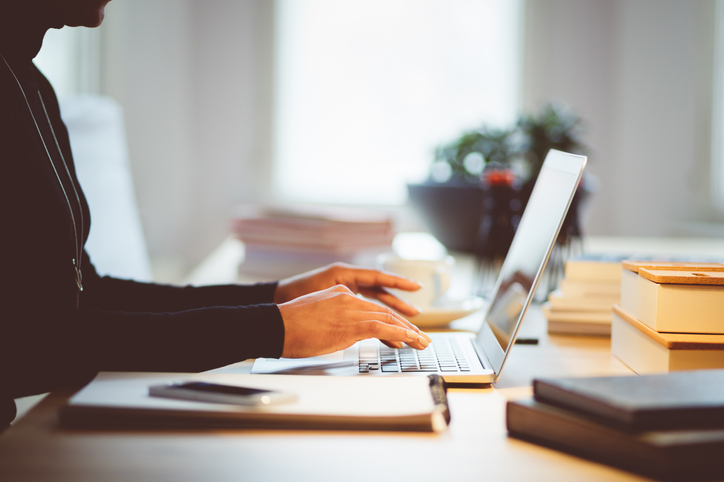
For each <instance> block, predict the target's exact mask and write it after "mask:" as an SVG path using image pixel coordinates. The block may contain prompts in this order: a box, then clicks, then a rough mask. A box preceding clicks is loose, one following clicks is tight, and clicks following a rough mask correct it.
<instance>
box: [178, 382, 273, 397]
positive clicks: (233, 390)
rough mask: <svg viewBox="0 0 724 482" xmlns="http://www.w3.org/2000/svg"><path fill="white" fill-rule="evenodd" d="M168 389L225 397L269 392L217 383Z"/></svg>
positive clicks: (198, 383)
mask: <svg viewBox="0 0 724 482" xmlns="http://www.w3.org/2000/svg"><path fill="white" fill-rule="evenodd" d="M170 388H179V389H183V390H194V391H197V392H206V393H224V394H226V395H256V394H259V393H269V392H270V390H260V389H258V388H248V387H235V386H231V385H219V384H217V383H205V382H188V383H179V384H176V385H171V387H170Z"/></svg>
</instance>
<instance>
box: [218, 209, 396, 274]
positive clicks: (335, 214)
mask: <svg viewBox="0 0 724 482" xmlns="http://www.w3.org/2000/svg"><path fill="white" fill-rule="evenodd" d="M232 229H233V232H234V234H235V235H236V236H237V237H238V238H239V239H241V240H242V241H243V242H244V246H245V248H246V252H245V257H244V262H243V263H242V265H241V271H242V272H243V273H249V274H257V273H258V274H262V275H265V276H270V277H285V276H290V275H294V274H297V273H300V272H303V271H308V270H310V269H315V268H318V267H321V266H325V265H327V264H330V263H334V262H338V261H341V262H346V263H352V264H362V265H368V266H372V265H374V260H375V257H376V256H377V255H378V254H380V253H383V252H388V251H391V247H392V239H393V237H394V229H393V225H392V220H391V218H390V216H389V215H388V214H386V213H382V212H379V211H372V210H365V209H352V208H331V207H322V206H285V207H262V208H254V209H244V210H241V211H240V212H239V214H238V215H237V216H236V217H235V218H234V220H233V227H232Z"/></svg>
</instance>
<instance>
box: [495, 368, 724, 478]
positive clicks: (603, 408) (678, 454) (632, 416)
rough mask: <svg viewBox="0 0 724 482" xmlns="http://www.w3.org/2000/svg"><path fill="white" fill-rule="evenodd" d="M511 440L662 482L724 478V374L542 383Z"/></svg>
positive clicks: (516, 411)
mask: <svg viewBox="0 0 724 482" xmlns="http://www.w3.org/2000/svg"><path fill="white" fill-rule="evenodd" d="M533 392H534V397H533V398H531V399H526V400H518V401H509V402H508V405H507V413H506V422H507V427H508V433H509V435H511V436H513V437H516V438H520V439H523V440H527V441H530V442H534V443H537V444H540V445H545V446H548V447H551V448H554V449H558V450H562V451H564V452H568V453H571V454H573V455H577V456H580V457H584V458H587V459H591V460H595V461H598V462H602V463H605V464H610V465H613V466H616V467H620V468H623V469H625V470H630V471H633V472H637V473H640V474H643V475H646V476H649V477H653V478H656V479H659V480H722V479H724V463H722V461H721V455H722V454H723V453H724V370H701V371H690V372H677V373H670V374H659V375H645V376H640V377H635V376H627V377H601V378H566V379H548V380H535V381H534V382H533Z"/></svg>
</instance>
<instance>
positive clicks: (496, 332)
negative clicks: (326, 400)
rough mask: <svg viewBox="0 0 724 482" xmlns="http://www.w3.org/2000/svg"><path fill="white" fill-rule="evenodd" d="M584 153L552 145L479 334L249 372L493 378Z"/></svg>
mask: <svg viewBox="0 0 724 482" xmlns="http://www.w3.org/2000/svg"><path fill="white" fill-rule="evenodd" d="M585 165H586V157H585V156H579V155H574V154H568V153H565V152H561V151H556V150H551V151H550V152H549V153H548V155H547V156H546V159H545V162H544V163H543V167H542V168H541V171H540V174H539V176H538V179H537V181H536V184H535V186H534V188H533V192H532V193H531V196H530V199H529V201H528V204H527V206H526V208H525V211H524V213H523V216H522V218H521V220H520V223H519V225H518V229H517V231H516V233H515V237H514V238H513V242H512V244H511V246H510V249H509V251H508V254H507V256H506V257H505V261H504V262H503V266H502V268H501V270H500V274H499V275H498V279H497V280H496V282H495V286H494V288H493V291H492V295H491V297H490V299H491V300H492V302H491V303H489V305H488V308H487V310H486V311H485V312H484V314H483V315H482V320H481V322H482V324H481V327H480V330H479V331H478V333H477V334H473V333H462V332H440V333H428V335H430V337H431V338H432V343H430V346H428V347H427V348H426V349H425V350H415V349H413V348H409V347H404V348H400V349H394V348H389V347H387V346H386V345H384V344H383V343H381V342H380V341H379V340H376V339H372V340H363V341H360V342H358V343H356V344H354V345H353V346H351V347H350V348H347V349H346V350H342V351H339V352H336V353H332V354H329V355H323V356H318V357H312V358H300V359H289V358H280V359H275V358H259V359H257V360H256V361H255V362H254V365H253V366H252V370H251V372H252V373H299V374H302V373H306V374H311V373H320V374H329V375H364V376H390V375H397V376H399V375H430V374H438V375H441V376H442V377H443V378H444V379H445V381H446V382H447V383H452V384H459V383H465V384H467V383H495V382H496V381H497V380H498V378H499V377H500V373H501V371H502V369H503V365H504V364H505V360H506V359H507V357H508V354H509V353H510V349H511V347H512V346H513V344H514V343H515V339H516V335H517V333H518V330H519V328H520V325H521V322H522V321H523V318H524V317H525V313H526V311H527V309H528V307H529V306H530V303H531V300H532V299H533V295H534V293H535V290H536V287H537V286H538V282H539V281H540V278H541V276H542V275H543V270H544V269H545V265H546V262H547V261H548V258H549V257H550V254H551V251H552V250H553V246H554V244H555V241H556V238H557V237H558V232H559V231H560V229H561V225H562V224H563V220H564V218H565V216H566V213H567V212H568V208H569V206H570V205H571V201H572V200H573V195H574V194H575V192H576V188H577V187H578V185H579V183H580V181H581V176H582V175H583V168H584V167H585Z"/></svg>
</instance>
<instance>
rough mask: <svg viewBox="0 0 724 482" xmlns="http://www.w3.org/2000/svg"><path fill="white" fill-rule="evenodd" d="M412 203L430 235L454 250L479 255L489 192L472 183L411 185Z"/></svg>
mask: <svg viewBox="0 0 724 482" xmlns="http://www.w3.org/2000/svg"><path fill="white" fill-rule="evenodd" d="M407 192H408V194H409V198H410V203H411V204H412V206H413V207H414V208H415V210H416V211H417V212H418V213H419V214H420V216H421V217H422V220H423V222H424V223H425V225H426V226H427V229H428V230H429V231H430V233H431V234H432V235H433V236H435V238H437V240H438V241H440V243H442V245H443V246H445V247H446V248H447V249H449V250H451V251H461V252H465V253H476V250H477V236H478V227H479V226H480V220H481V219H482V217H483V213H484V210H485V206H484V202H483V201H484V199H485V194H486V193H485V190H484V189H483V187H482V186H480V185H479V184H472V183H468V182H460V183H446V184H441V183H435V182H425V183H421V184H408V185H407Z"/></svg>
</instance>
